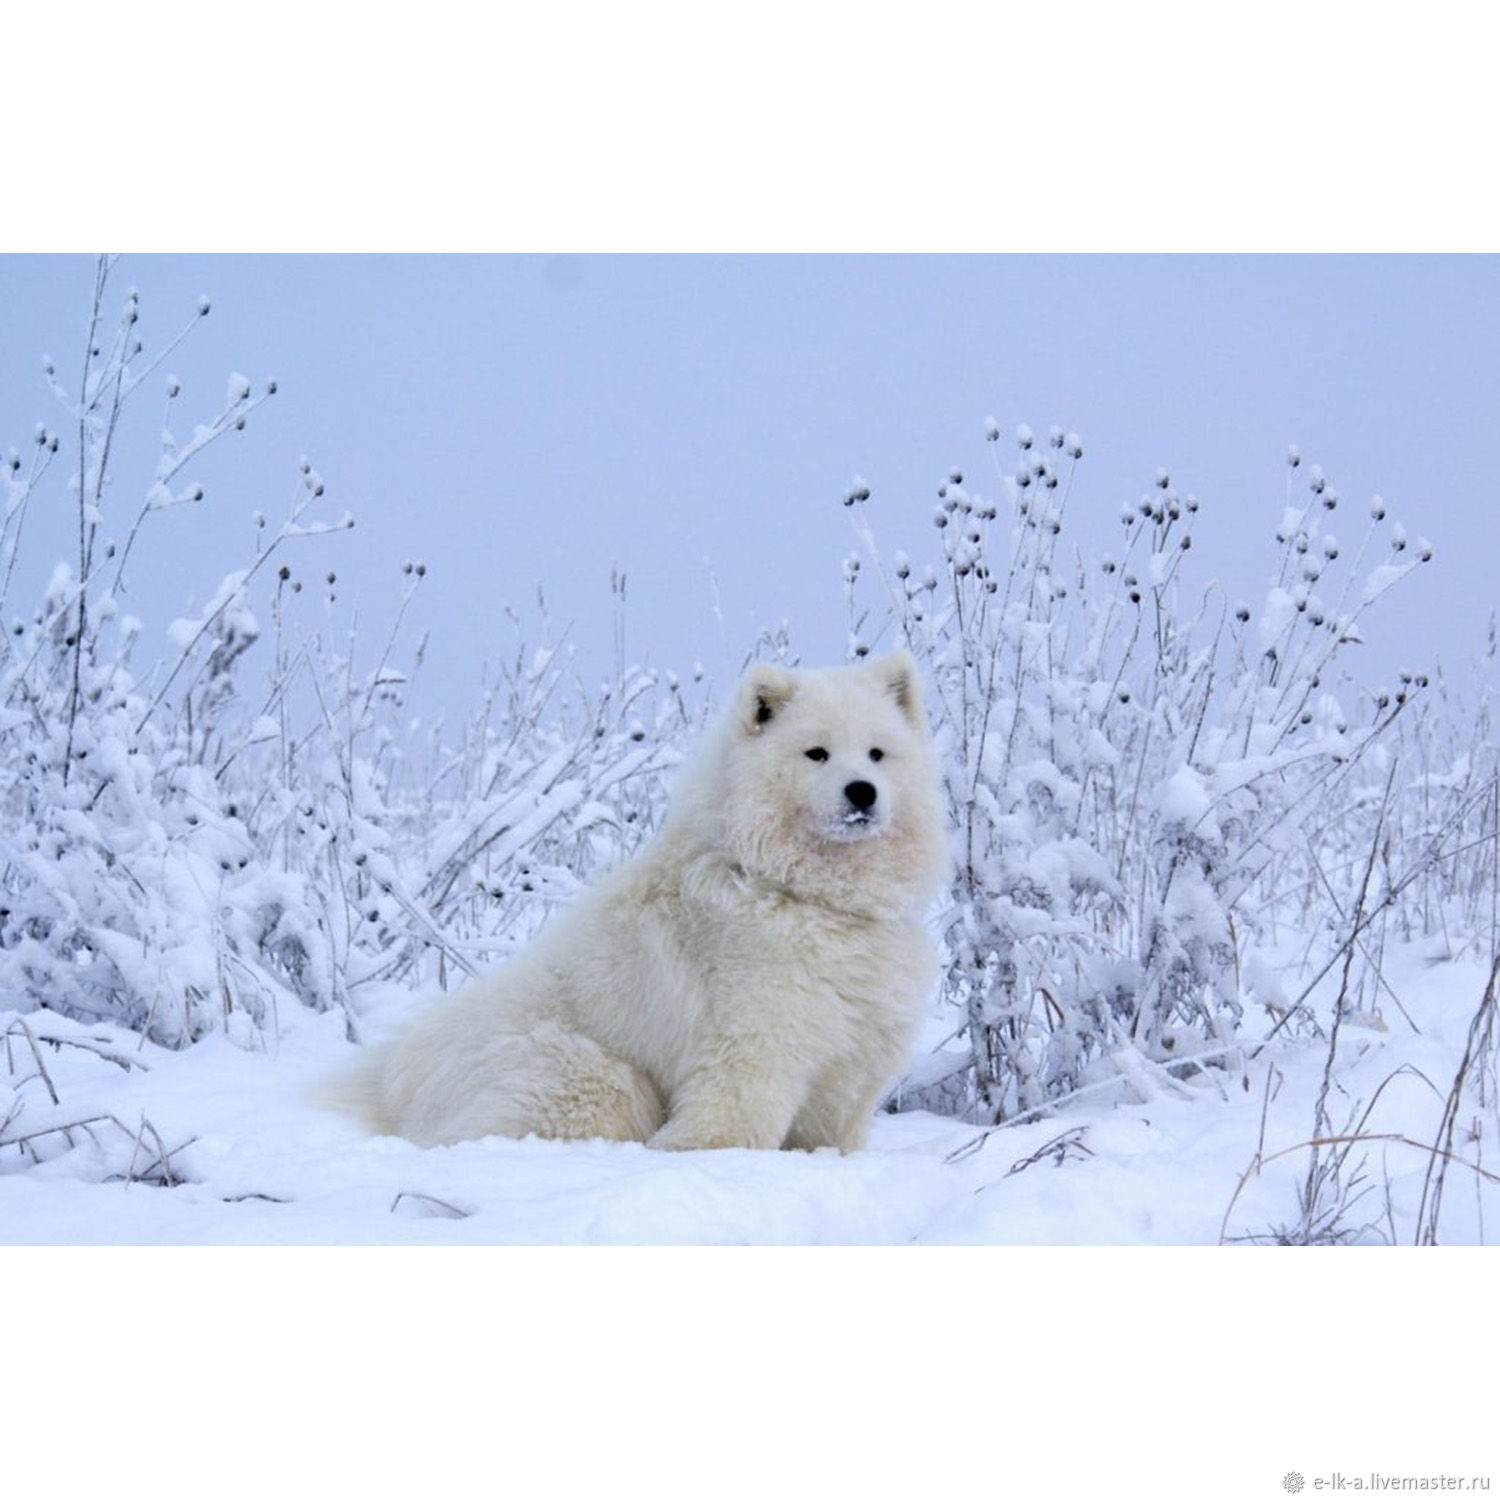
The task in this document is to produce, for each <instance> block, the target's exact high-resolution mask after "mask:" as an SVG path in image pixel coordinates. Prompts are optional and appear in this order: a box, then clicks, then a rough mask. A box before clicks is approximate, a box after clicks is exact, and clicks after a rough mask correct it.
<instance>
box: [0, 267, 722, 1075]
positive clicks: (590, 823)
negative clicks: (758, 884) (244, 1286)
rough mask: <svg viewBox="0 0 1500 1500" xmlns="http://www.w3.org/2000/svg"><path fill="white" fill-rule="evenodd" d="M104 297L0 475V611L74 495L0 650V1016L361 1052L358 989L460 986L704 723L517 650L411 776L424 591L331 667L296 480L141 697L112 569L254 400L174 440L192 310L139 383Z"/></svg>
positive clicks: (309, 480) (652, 798)
mask: <svg viewBox="0 0 1500 1500" xmlns="http://www.w3.org/2000/svg"><path fill="white" fill-rule="evenodd" d="M110 271H111V262H110V260H109V259H108V258H105V259H102V260H101V261H100V262H99V267H98V273H97V276H96V280H95V287H94V296H93V304H92V312H91V322H90V330H89V339H88V342H87V346H86V347H87V353H86V355H85V358H84V360H83V365H82V369H81V371H80V372H79V375H78V379H77V385H76V388H72V389H69V388H65V387H64V384H63V381H62V377H60V376H59V374H58V371H57V369H56V367H55V365H53V364H52V363H51V362H50V361H49V362H47V364H46V367H45V368H46V375H47V379H48V382H49V385H50V387H51V390H52V393H53V395H54V397H55V398H56V400H57V401H58V402H59V403H60V405H61V407H62V409H63V411H64V413H65V422H64V424H63V426H62V427H61V430H59V431H53V430H52V429H50V428H48V427H46V426H42V427H38V428H37V430H36V440H35V443H34V444H33V447H32V452H31V454H30V456H29V458H28V459H23V458H22V457H21V455H20V454H19V453H15V452H12V454H11V455H10V457H9V461H8V463H7V465H6V476H5V485H6V488H5V506H4V512H3V518H0V609H3V608H4V605H5V601H6V599H7V598H8V595H9V592H10V586H11V583H12V581H13V577H14V574H15V568H16V560H17V556H18V549H19V546H20V543H21V541H22V537H23V532H24V527H25V521H26V517H27V512H28V509H29V508H30V507H31V506H32V505H33V504H34V503H36V502H37V499H38V496H45V495H46V492H47V490H48V487H49V485H51V484H52V482H53V481H55V479H56V478H57V477H58V470H59V469H65V468H67V467H71V469H72V472H71V474H64V475H63V476H62V477H63V478H64V482H65V485H66V487H67V489H68V490H70V491H71V499H72V503H73V504H74V505H75V506H76V511H77V516H78V551H77V557H76V560H75V562H73V563H71V564H62V565H60V566H59V567H58V568H57V569H56V571H55V572H54V574H53V576H52V579H51V582H50V584H49V585H48V587H47V589H46V591H45V594H44V596H43V598H42V600H41V602H40V604H39V605H38V606H37V607H36V608H34V609H32V610H31V611H30V612H29V613H22V614H19V615H16V616H15V617H14V618H9V617H7V620H8V623H7V625H6V629H5V634H4V637H3V640H0V738H3V741H4V755H3V757H0V994H4V995H5V997H6V1001H7V1004H8V1005H11V1006H16V1005H20V1006H22V1007H34V1006H42V1005H45V1006H47V1007H49V1008H50V1009H51V1010H53V1011H57V1012H60V1013H63V1014H66V1015H70V1016H74V1017H77V1018H80V1019H84V1020H90V1021H92V1020H108V1021H113V1022H117V1023H123V1024H125V1025H127V1026H130V1027H132V1028H135V1029H137V1030H139V1031H142V1032H145V1033H146V1034H148V1035H150V1036H151V1037H152V1038H154V1039H155V1040H158V1041H160V1042H163V1043H165V1044H167V1045H172V1046H180V1045H182V1044H184V1043H186V1042H189V1041H192V1040H194V1039H195V1038H197V1037H199V1036H201V1035H203V1034H204V1033H205V1032H207V1031H209V1030H211V1029H217V1028H223V1029H227V1030H228V1031H229V1032H230V1033H231V1034H232V1035H233V1036H235V1037H236V1038H237V1039H239V1040H241V1041H244V1042H254V1041H256V1040H257V1039H258V1038H259V1037H260V1036H262V1035H263V1033H264V1032H265V1030H266V1029H267V1028H269V1027H271V1026H273V1025H274V1022H275V1018H276V1016H277V1014H278V1012H279V1010H280V1008H281V1007H282V1006H283V1005H295V1004H299V1003H300V1004H306V1005H310V1006H313V1007H316V1008H319V1009H327V1008H332V1007H339V1008H342V1009H343V1010H344V1011H345V1012H346V1014H348V1015H349V1017H350V1025H351V1029H354V1027H355V1021H356V1018H357V1013H358V1004H357V1002H358V996H359V991H360V989H361V987H362V986H365V985H368V984H370V983H372V982H376V981H382V980H389V979H405V980H408V981H409V982H417V981H419V980H425V979H426V978H427V977H428V975H429V973H430V971H431V970H432V969H433V968H434V967H435V968H436V971H437V972H436V975H435V976H434V977H437V978H438V979H439V980H442V981H446V978H447V972H448V970H449V969H450V968H452V967H456V968H457V969H459V970H461V971H466V970H470V969H472V968H473V967H475V966H476V964H477V963H479V962H481V961H482V960H484V959H485V958H486V957H487V955H488V954H489V953H490V952H492V951H494V950H496V949H497V948H503V947H504V946H506V945H507V944H508V943H510V942H514V941H515V940H516V938H517V936H518V935H522V934H524V933H525V931H527V930H528V928H529V926H530V924H531V922H532V921H534V920H535V919H536V917H537V916H539V915H540V913H541V912H542V911H543V910H544V909H545V904H546V902H548V901H549V900H555V899H558V898H562V897H566V896H567V895H569V894H571V892H572V891H573V890H574V889H576V887H577V885H578V883H579V882H581V881H582V880H584V879H586V878H587V877H588V876H589V875H590V874H591V873H592V872H593V870H594V868H595V867H596V865H597V864H598V863H599V862H600V861H601V860H613V859H615V858H617V857H619V856H620V855H621V854H622V853H624V852H628V851H629V850H630V849H632V848H633V847H634V845H635V844H636V842H638V840H639V839H640V837H641V836H642V835H643V833H644V832H645V831H646V830H648V829H649V828H650V827H651V826H652V825H653V823H654V822H655V820H656V818H657V817H658V816H659V813H660V806H661V798H662V787H661V777H660V774H659V773H660V771H661V770H662V769H663V767H664V766H666V765H668V764H670V763H671V762H672V761H673V760H674V759H675V757H676V753H677V752H676V748H675V740H676V737H677V736H678V735H679V734H680V733H681V732H682V731H683V730H684V729H686V728H687V727H688V726H689V725H690V724H691V723H694V722H696V717H697V715H698V713H699V710H698V709H696V708H692V707H690V706H689V703H688V699H687V697H686V696H685V694H684V692H683V690H682V687H681V685H680V684H679V683H678V682H677V680H676V679H675V678H674V677H672V676H671V674H665V675H662V674H656V673H650V672H646V671H643V670H640V669H636V668H630V667H628V666H627V665H626V664H625V663H624V660H623V656H622V658H621V660H620V662H619V663H618V666H617V670H616V673H615V676H614V679H613V680H612V681H611V682H609V683H606V684H605V685H604V686H603V687H602V688H601V689H600V690H599V691H598V692H596V693H590V692H587V691H585V690H584V689H583V688H582V686H581V685H580V684H578V683H577V682H576V680H575V679H574V677H573V674H572V673H571V671H570V670H569V664H568V657H567V655H566V654H565V653H563V652H559V651H555V650H551V649H534V648H528V647H525V646H524V645H522V646H518V648H517V654H516V658H515V660H514V662H513V663H511V664H509V665H507V666H506V667H505V668H503V669H502V673H501V677H500V679H499V680H498V681H497V682H496V683H495V684H494V685H493V686H491V687H490V688H489V689H488V690H487V691H486V693H485V696H484V699H483V702H482V705H481V707H480V709H479V710H478V711H477V712H476V714H475V715H474V717H473V719H472V721H471V722H470V723H469V724H468V725H466V726H465V728H464V733H463V738H462V742H461V744H460V745H459V747H458V748H457V749H456V750H452V749H447V748H444V747H443V745H442V744H441V742H440V740H432V741H431V742H430V743H429V744H428V745H427V746H426V747H425V752H426V753H425V755H424V754H423V750H424V747H422V746H420V745H418V744H417V743H416V742H415V738H414V732H413V730H412V728H411V726H410V725H409V724H406V723H404V722H403V717H402V716H403V713H404V711H405V704H406V695H407V693H408V691H409V687H410V681H411V678H412V677H413V676H415V674H416V672H417V670H418V669H419V668H420V665H421V661H422V657H423V654H424V647H423V646H419V647H418V648H417V651H416V653H415V657H416V659H415V663H414V664H412V665H410V666H409V667H407V668H405V669H403V667H402V666H401V665H399V664H398V663H397V661H396V659H395V650H396V647H397V643H398V635H399V631H400V628H401V624H402V619H403V617H404V614H405V611H406V608H407V605H408V604H409V603H410V601H411V600H412V598H413V596H414V594H415V592H416V591H417V589H418V588H419V587H420V585H421V582H422V580H423V578H424V576H425V574H426V568H425V567H424V566H423V565H422V564H420V563H409V564H408V565H407V566H406V567H405V569H404V570H403V583H402V598H401V610H400V612H399V613H398V616H397V621H396V627H395V629H393V631H392V634H391V636H390V638H389V639H388V640H387V641H386V642H385V643H384V645H383V647H382V648H381V649H380V651H379V653H378V654H377V655H376V656H375V657H374V658H373V659H369V660H361V659H360V643H359V642H358V641H357V640H356V639H354V638H353V637H352V636H350V637H349V638H347V639H345V640H343V641H336V640H335V639H334V615H333V604H334V600H335V587H336V582H337V579H336V574H335V573H334V572H332V571H328V572H326V575H325V577H326V588H327V604H328V613H327V615H326V617H325V621H324V624H323V626H322V628H320V629H310V628H309V627H308V625H307V624H306V622H305V621H304V620H303V618H302V615H301V613H299V611H300V610H302V609H304V608H305V607H306V600H305V598H303V597H302V596H303V595H304V589H303V582H302V580H301V579H300V578H298V577H295V576H294V574H293V563H294V561H295V555H294V544H296V543H299V542H301V541H302V539H304V538H306V537H309V536H313V535H322V534H328V533H333V532H339V531H343V530H347V529H348V528H349V527H350V526H352V525H353V521H352V519H351V518H349V517H347V516H345V517H342V518H339V519H334V520H323V519H318V515H319V512H320V511H321V510H322V509H323V507H324V504H325V503H326V502H325V501H324V490H325V485H324V481H323V480H322V478H321V477H320V476H319V474H318V473H317V472H316V471H315V470H314V468H313V467H312V465H311V464H310V463H309V462H307V461H306V460H303V461H302V463H301V465H300V473H299V475H298V480H297V487H296V492H295V496H294V499H293V501H292V503H291V505H290V507H289V509H288V512H287V514H286V516H285V518H284V519H283V520H282V522H281V523H280V524H279V525H277V524H274V523H268V522H267V520H266V519H265V518H264V517H263V516H257V517H256V528H255V536H256V543H255V551H254V555H253V557H251V558H250V559H249V560H248V562H247V565H246V566H245V567H243V568H241V569H238V570H236V571H235V572H233V573H231V574H230V575H229V576H228V577H227V578H225V579H224V580H223V581H222V582H221V583H220V584H219V586H218V587H217V588H216V589H215V590H214V591H213V592H212V593H211V594H210V596H209V598H208V600H207V602H206V603H205V604H204V605H203V606H202V607H201V608H199V609H197V610H195V611H194V612H193V613H192V614H191V616H190V617H187V618H183V619H179V620H177V621H176V622H175V623H174V624H173V625H172V627H171V630H170V632H169V634H170V640H171V647H172V649H171V652H170V653H169V654H168V655H167V657H166V658H165V660H163V661H159V662H155V663H152V662H149V661H148V662H147V663H146V665H145V666H144V668H141V669H138V668H137V665H136V661H135V658H136V657H137V655H139V654H140V653H141V636H142V629H143V627H142V625H141V622H140V621H139V620H138V619H137V618H135V617H134V616H133V615H132V614H131V613H130V612H129V605H130V565H131V563H132V561H133V560H134V559H135V558H137V557H138V555H139V548H140V547H142V546H147V545H149V542H150V535H151V522H152V520H153V517H154V516H155V514H156V513H157V512H158V511H161V510H164V509H167V508H169V507H172V506H176V505H179V504H188V503H194V502H197V501H200V500H202V499H203V495H204V491H203V487H202V486H201V485H200V484H198V483H196V482H195V481H194V479H193V470H192V463H193V460H194V459H195V458H196V457H197V455H198V454H200V453H201V452H202V451H203V450H204V449H205V448H206V447H208V446H209V445H210V444H211V443H214V442H216V441H218V440H219V439H220V438H221V437H223V436H225V435H226V434H228V433H232V432H237V431H240V430H242V429H244V427H245V426H246V423H247V421H248V419H249V418H250V417H251V416H252V415H253V414H254V413H255V412H256V410H257V409H258V408H259V407H260V406H261V405H262V404H263V403H264V402H265V401H266V400H268V399H269V397H270V396H271V395H273V394H274V393H275V391H276V383H275V382H274V381H268V382H266V383H265V384H264V385H263V386H262V387H260V389H259V393H257V392H256V389H255V388H254V387H253V386H252V384H251V382H250V381H248V380H246V379H245V378H244V377H242V376H240V375H233V376H231V377H230V379H229V382H228V389H227V393H226V396H225V399H224V403H223V405H222V406H221V407H220V408H219V409H218V410H217V412H215V413H214V414H213V415H211V416H210V418H209V419H208V420H206V421H204V422H202V423H199V424H197V425H196V426H195V427H193V428H192V431H191V435H190V436H187V437H182V436H180V435H179V434H180V432H181V426H180V424H179V421H178V419H177V417H176V415H175V414H176V412H177V410H178V407H179V404H180V403H181V402H182V400H183V388H182V384H181V382H180V381H179V380H178V379H177V378H176V377H175V376H172V375H170V374H166V375H164V376H163V375H162V374H161V373H160V372H161V371H162V370H163V367H164V363H165V360H166V359H167V358H168V356H169V355H170V354H171V352H172V351H173V350H174V349H175V348H177V346H178V344H180V342H181V341H182V339H183V338H185V337H186V336H187V335H188V333H189V332H191V331H192V329H193V328H194V327H196V326H198V325H199V324H201V322H202V319H203V317H204V316H205V315H206V314H207V313H208V311H209V304H208V301H207V299H206V298H205V299H202V300H201V301H200V302H199V303H198V306H197V309H196V311H195V313H194V314H193V316H192V317H191V319H190V320H189V322H188V324H187V326H186V327H185V328H184V329H183V330H182V331H181V332H180V333H179V334H178V336H177V337H176V338H175V339H174V340H172V341H171V342H169V343H168V344H167V346H166V348H165V349H163V350H162V351H161V352H160V353H156V354H151V353H149V352H148V351H147V350H146V349H145V346H144V341H143V339H142V338H141V337H140V335H139V332H138V329H139V325H140V308H139V299H138V297H137V296H136V294H135V293H134V292H131V293H130V294H129V295H128V296H127V297H126V298H125V299H124V302H123V305H122V307H121V309H120V312H119V316H118V320H117V322H116V324H115V325H114V328H113V331H112V332H111V331H109V330H108V329H107V327H106V319H105V299H106V293H107V289H108V286H109V278H110ZM162 380H164V383H165V399H166V417H165V418H164V420H163V423H162V437H161V448H160V453H159V456H158V458H157V461H156V464H155V467H154V470H153V472H152V473H150V474H149V475H146V476H144V477H142V478H140V479H137V480H134V481H132V480H129V479H126V478H124V477H122V476H121V475H120V474H118V473H116V469H117V468H118V457H117V455H118V451H119V445H118V444H117V438H118V437H119V436H120V434H121V431H122V425H121V424H122V422H124V421H125V420H126V419H127V418H128V417H130V416H131V415H132V414H133V413H134V411H135V410H136V409H137V408H138V407H139V406H140V404H141V400H142V396H143V393H146V392H150V391H159V390H160V389H161V386H160V385H159V383H158V382H159V381H162ZM70 455H71V458H72V463H71V465H70V464H69V463H68V457H69V456H70ZM132 487H133V488H134V492H135V495H136V496H137V497H138V498H137V499H135V500H131V499H130V498H129V497H130V494H131V489H132ZM65 503H66V502H65ZM624 587H625V585H624V578H623V576H621V577H619V578H617V580H616V595H617V604H618V606H619V607H620V608H621V609H623V605H624ZM267 610H268V611H269V614H270V617H271V621H272V624H273V632H272V636H273V639H272V640H271V641H269V642H267V641H264V640H262V639H261V637H262V635H263V627H262V623H261V621H262V618H263V617H264V615H265V613H266V612H267ZM268 655H269V659H267V657H268ZM258 663H264V666H263V671H262V672H260V673H257V672H256V670H255V667H256V664H258ZM699 676H700V677H701V673H700V674H699ZM257 678H259V680H257ZM428 960H432V961H433V962H432V963H429V962H428Z"/></svg>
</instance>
